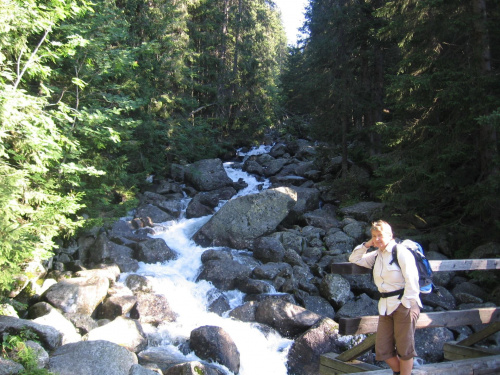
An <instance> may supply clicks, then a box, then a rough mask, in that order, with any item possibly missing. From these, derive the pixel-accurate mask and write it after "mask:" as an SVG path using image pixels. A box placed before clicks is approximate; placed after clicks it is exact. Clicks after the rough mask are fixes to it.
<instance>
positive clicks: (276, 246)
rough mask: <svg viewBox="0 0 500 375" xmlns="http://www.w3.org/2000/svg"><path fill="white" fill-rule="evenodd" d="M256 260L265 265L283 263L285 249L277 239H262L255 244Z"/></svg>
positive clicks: (254, 254) (254, 253)
mask: <svg viewBox="0 0 500 375" xmlns="http://www.w3.org/2000/svg"><path fill="white" fill-rule="evenodd" d="M253 256H254V258H256V259H258V260H260V261H262V262H263V263H269V262H275V263H279V262H281V261H283V257H284V256H285V248H284V247H283V245H282V244H281V242H280V241H279V240H278V239H277V238H276V237H261V238H258V239H256V240H255V241H254V243H253Z"/></svg>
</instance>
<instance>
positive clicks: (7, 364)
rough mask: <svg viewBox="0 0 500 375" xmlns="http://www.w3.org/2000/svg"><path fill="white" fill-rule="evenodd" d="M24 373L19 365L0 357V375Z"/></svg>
mask: <svg viewBox="0 0 500 375" xmlns="http://www.w3.org/2000/svg"><path fill="white" fill-rule="evenodd" d="M24 371H25V369H24V367H23V365H21V364H20V363H17V362H14V361H12V360H10V359H6V358H3V357H0V375H16V374H20V373H22V372H24Z"/></svg>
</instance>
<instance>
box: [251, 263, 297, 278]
mask: <svg viewBox="0 0 500 375" xmlns="http://www.w3.org/2000/svg"><path fill="white" fill-rule="evenodd" d="M292 272H293V271H292V266H291V265H289V264H288V263H266V264H263V265H260V266H257V267H255V268H254V269H253V271H252V276H253V277H255V278H257V279H265V280H274V279H275V278H276V277H278V276H283V277H290V276H291V275H292Z"/></svg>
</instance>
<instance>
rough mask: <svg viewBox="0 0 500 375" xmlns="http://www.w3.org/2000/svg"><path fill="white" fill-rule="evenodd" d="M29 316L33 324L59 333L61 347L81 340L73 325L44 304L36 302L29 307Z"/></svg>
mask: <svg viewBox="0 0 500 375" xmlns="http://www.w3.org/2000/svg"><path fill="white" fill-rule="evenodd" d="M29 316H30V318H31V319H33V322H34V323H38V324H43V325H46V326H50V327H54V328H55V329H56V330H58V331H59V332H61V334H62V342H61V344H62V345H65V344H69V343H72V342H78V341H81V339H82V337H81V336H80V334H79V333H78V332H77V330H76V328H75V326H74V325H73V323H71V322H70V321H69V320H68V319H66V318H65V317H64V316H63V315H62V314H61V313H60V312H59V311H57V310H56V309H55V308H53V307H52V306H51V305H49V304H48V303H46V302H38V303H36V304H34V305H33V306H31V308H30V309H29Z"/></svg>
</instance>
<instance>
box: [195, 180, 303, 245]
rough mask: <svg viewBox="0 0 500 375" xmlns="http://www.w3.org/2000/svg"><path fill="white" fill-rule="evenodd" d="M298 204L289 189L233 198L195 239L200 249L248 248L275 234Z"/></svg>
mask: <svg viewBox="0 0 500 375" xmlns="http://www.w3.org/2000/svg"><path fill="white" fill-rule="evenodd" d="M296 201H297V194H296V193H295V192H294V191H292V190H290V189H288V188H277V189H270V190H266V191H263V192H261V193H257V194H250V195H246V196H242V197H237V198H234V199H231V200H230V201H229V202H227V203H226V204H225V205H224V206H222V208H221V209H220V210H219V211H217V212H216V213H215V215H213V216H212V218H211V219H210V220H209V221H208V222H207V223H206V224H205V225H203V226H202V227H201V228H200V229H199V230H198V232H196V233H195V235H194V236H193V240H194V241H195V242H196V243H197V244H198V245H201V246H205V247H208V246H228V247H230V248H234V249H246V248H249V247H250V246H251V245H252V244H253V241H254V240H255V239H256V238H258V237H261V236H264V235H267V234H269V233H271V232H273V231H274V230H275V229H276V227H277V226H278V224H279V223H280V222H281V221H282V220H283V219H284V218H285V217H286V216H287V215H288V213H289V211H290V209H291V208H292V207H293V206H294V205H295V203H296Z"/></svg>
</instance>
